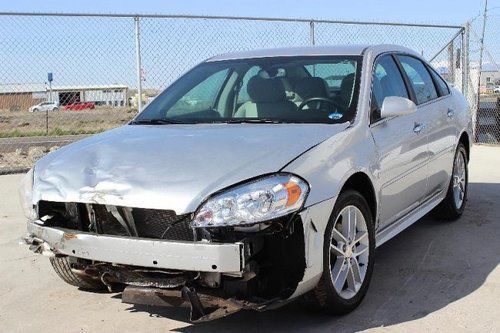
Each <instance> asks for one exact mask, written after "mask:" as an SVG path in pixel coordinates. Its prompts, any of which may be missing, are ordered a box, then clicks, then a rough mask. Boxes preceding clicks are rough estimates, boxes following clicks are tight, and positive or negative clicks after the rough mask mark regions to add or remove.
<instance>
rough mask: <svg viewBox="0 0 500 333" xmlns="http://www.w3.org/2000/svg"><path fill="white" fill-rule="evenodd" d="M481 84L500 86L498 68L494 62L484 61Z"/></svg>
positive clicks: (484, 85)
mask: <svg viewBox="0 0 500 333" xmlns="http://www.w3.org/2000/svg"><path fill="white" fill-rule="evenodd" d="M480 82H481V83H480V84H481V86H482V87H487V86H500V68H498V66H496V64H492V63H484V64H483V66H482V70H481V81H480Z"/></svg>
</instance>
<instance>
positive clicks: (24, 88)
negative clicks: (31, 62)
mask: <svg viewBox="0 0 500 333" xmlns="http://www.w3.org/2000/svg"><path fill="white" fill-rule="evenodd" d="M45 100H47V89H46V87H45V84H44V83H21V84H19V83H10V84H0V110H10V111H19V110H28V108H29V107H30V106H32V105H35V104H38V103H41V102H43V101H45Z"/></svg>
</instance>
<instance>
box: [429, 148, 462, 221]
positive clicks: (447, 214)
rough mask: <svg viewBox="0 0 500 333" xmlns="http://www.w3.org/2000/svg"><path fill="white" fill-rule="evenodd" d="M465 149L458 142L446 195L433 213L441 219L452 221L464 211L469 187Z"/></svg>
mask: <svg viewBox="0 0 500 333" xmlns="http://www.w3.org/2000/svg"><path fill="white" fill-rule="evenodd" d="M467 162H468V161H467V151H466V150H465V146H464V145H463V144H462V143H460V144H459V145H458V147H457V151H456V153H455V159H454V160H453V171H452V175H451V179H450V184H449V186H448V192H447V193H446V197H445V198H444V200H443V201H442V202H441V203H440V204H439V206H438V207H437V208H436V211H435V215H436V216H437V217H439V218H441V219H445V220H450V221H454V220H457V219H458V218H459V217H460V216H462V213H463V212H464V209H465V205H466V203H467V190H468V187H469V170H468V167H467Z"/></svg>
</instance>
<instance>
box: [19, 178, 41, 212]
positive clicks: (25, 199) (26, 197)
mask: <svg viewBox="0 0 500 333" xmlns="http://www.w3.org/2000/svg"><path fill="white" fill-rule="evenodd" d="M33 177H34V171H33V169H30V171H28V173H27V174H26V175H24V177H23V179H22V180H21V186H20V187H19V195H20V197H21V206H22V208H23V212H24V215H26V217H27V218H28V219H29V220H30V221H33V220H36V218H37V214H36V209H35V207H34V206H33Z"/></svg>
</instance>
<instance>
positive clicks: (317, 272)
mask: <svg viewBox="0 0 500 333" xmlns="http://www.w3.org/2000/svg"><path fill="white" fill-rule="evenodd" d="M287 92H290V93H288V94H287ZM186 100H197V101H200V102H199V103H195V104H189V103H184V102H183V101H186ZM471 142H472V131H471V117H470V114H469V112H468V107H467V103H466V101H465V99H464V97H463V96H462V94H461V93H460V92H459V91H458V90H457V89H455V88H453V87H449V86H448V84H446V82H445V81H444V80H443V78H442V77H441V76H440V75H439V74H438V73H437V72H436V71H435V70H434V69H433V68H432V67H431V66H430V65H429V64H428V63H427V62H426V61H424V60H423V59H422V58H421V57H420V56H419V54H418V53H415V52H413V51H411V50H409V49H407V48H403V47H400V46H393V45H374V46H338V47H333V46H331V47H306V48H284V49H272V50H262V51H250V52H243V53H233V54H226V55H221V56H216V57H214V58H211V59H209V60H207V61H205V62H203V63H201V64H200V65H198V66H196V67H195V68H193V69H192V70H191V71H189V72H188V73H186V74H185V75H184V76H182V77H181V78H179V79H178V80H177V81H176V82H175V83H173V84H172V85H171V86H170V87H169V88H167V89H166V90H165V91H164V92H163V93H162V94H160V95H159V96H158V97H157V98H156V99H154V100H153V101H152V102H151V103H150V104H149V105H148V106H147V107H146V108H145V110H144V111H143V112H142V113H140V114H139V115H137V116H136V118H135V119H134V120H133V121H132V122H131V123H130V124H128V125H125V126H123V127H120V128H116V129H113V130H110V131H108V132H105V133H102V134H98V135H95V136H93V137H90V138H87V139H84V140H82V141H79V142H76V143H73V144H70V145H68V146H66V147H63V148H61V149H58V150H56V151H54V152H52V153H50V154H48V155H47V156H45V157H43V158H42V159H41V160H39V161H38V162H37V163H36V165H35V166H34V168H33V169H32V170H31V171H30V172H29V173H28V175H27V176H26V178H25V180H24V181H23V185H22V190H21V193H22V198H23V207H24V210H25V212H26V216H27V217H28V219H29V221H28V235H27V236H26V238H25V240H26V242H27V243H28V244H30V248H31V249H32V250H33V251H35V252H37V253H44V254H47V255H50V256H52V257H51V262H52V265H53V267H54V269H55V271H56V272H57V274H58V275H59V276H60V277H61V278H62V279H63V280H64V281H66V282H67V283H69V284H72V285H75V286H78V287H81V288H85V289H96V290H98V289H102V288H103V287H105V286H107V287H108V289H110V290H113V289H114V287H115V286H116V285H121V286H124V287H125V289H124V291H123V294H122V300H123V301H124V302H128V303H142V304H154V305H173V306H181V305H190V306H191V309H192V312H191V319H192V320H193V321H206V320H211V319H215V318H219V317H222V316H226V315H228V314H230V313H234V312H236V311H239V310H241V309H256V310H264V309H270V308H274V307H276V306H278V305H281V304H285V303H286V302H289V301H291V300H293V299H296V298H298V297H302V296H303V297H304V298H306V299H307V300H309V301H311V302H312V303H313V304H314V305H316V306H317V307H319V308H320V309H321V310H323V311H326V312H329V313H333V314H344V313H347V312H349V311H351V310H353V309H354V308H356V307H357V306H358V305H359V304H360V302H361V301H362V299H363V297H364V296H365V294H366V292H367V289H368V285H369V282H370V279H371V276H372V271H373V268H374V262H375V259H376V257H375V250H376V248H377V247H378V246H380V245H382V244H384V243H385V242H387V241H388V240H389V239H391V238H392V237H394V236H396V235H397V234H398V233H400V232H401V231H402V230H404V229H405V228H407V227H408V226H410V225H411V224H413V223H415V222H417V221H418V220H419V219H420V218H422V217H423V216H424V215H426V214H427V213H429V212H431V211H432V210H435V213H436V216H439V217H440V218H443V219H449V220H456V219H458V218H459V217H460V216H461V214H462V212H463V211H464V208H465V205H466V201H467V184H468V180H467V175H468V173H467V164H468V161H469V155H470V153H469V152H470V144H471ZM450 228H452V226H451V225H450ZM457 246H458V245H457ZM401 255H404V254H401Z"/></svg>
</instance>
